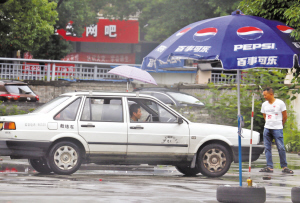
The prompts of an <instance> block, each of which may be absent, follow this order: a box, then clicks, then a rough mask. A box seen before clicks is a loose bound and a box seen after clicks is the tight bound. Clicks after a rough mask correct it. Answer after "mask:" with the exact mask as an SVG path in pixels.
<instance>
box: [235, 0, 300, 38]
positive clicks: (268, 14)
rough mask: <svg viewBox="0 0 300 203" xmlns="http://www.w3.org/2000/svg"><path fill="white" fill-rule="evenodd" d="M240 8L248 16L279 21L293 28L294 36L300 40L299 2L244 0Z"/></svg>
mask: <svg viewBox="0 0 300 203" xmlns="http://www.w3.org/2000/svg"><path fill="white" fill-rule="evenodd" d="M239 8H240V9H241V10H242V11H243V12H244V13H245V14H247V15H254V16H260V17H263V18H266V19H269V20H278V21H281V22H283V23H286V24H287V25H289V26H291V27H293V28H294V29H295V30H294V31H293V32H292V36H294V37H295V39H297V40H299V39H300V16H299V12H300V1H298V0H288V1H287V0H255V1H252V0H243V1H242V2H241V3H240V5H239Z"/></svg>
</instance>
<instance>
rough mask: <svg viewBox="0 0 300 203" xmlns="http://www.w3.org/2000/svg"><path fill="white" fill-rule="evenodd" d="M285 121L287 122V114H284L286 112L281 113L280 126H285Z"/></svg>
mask: <svg viewBox="0 0 300 203" xmlns="http://www.w3.org/2000/svg"><path fill="white" fill-rule="evenodd" d="M286 120H287V113H286V111H283V112H282V125H284V124H285V122H286Z"/></svg>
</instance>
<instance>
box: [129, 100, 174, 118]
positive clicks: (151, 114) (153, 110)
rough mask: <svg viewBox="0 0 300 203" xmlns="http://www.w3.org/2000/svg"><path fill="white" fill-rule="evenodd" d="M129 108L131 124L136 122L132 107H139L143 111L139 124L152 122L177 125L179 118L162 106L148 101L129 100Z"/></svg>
mask: <svg viewBox="0 0 300 203" xmlns="http://www.w3.org/2000/svg"><path fill="white" fill-rule="evenodd" d="M128 105H129V106H128V108H129V112H130V122H135V121H134V119H132V115H133V112H131V111H132V110H131V109H132V108H131V105H137V106H138V107H139V108H140V110H141V116H140V118H139V119H138V122H152V123H175V122H177V117H176V116H174V115H173V114H171V113H170V112H169V111H167V110H166V109H165V108H163V107H162V106H160V105H159V104H158V103H156V102H155V101H152V100H148V99H135V98H132V99H128Z"/></svg>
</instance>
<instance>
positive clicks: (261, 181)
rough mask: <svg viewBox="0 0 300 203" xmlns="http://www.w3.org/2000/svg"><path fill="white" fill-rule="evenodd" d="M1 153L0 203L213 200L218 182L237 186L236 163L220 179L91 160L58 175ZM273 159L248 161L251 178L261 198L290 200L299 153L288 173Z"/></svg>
mask: <svg viewBox="0 0 300 203" xmlns="http://www.w3.org/2000/svg"><path fill="white" fill-rule="evenodd" d="M273 153H274V152H273ZM2 158H3V161H0V169H1V172H0V202H9V203H13V202H43V203H47V202H74V203H75V202H87V201H90V202H217V200H216V191H217V187H218V186H220V185H231V186H235V187H237V186H239V174H238V164H232V166H231V168H230V170H229V171H228V173H227V174H225V175H224V176H223V177H220V178H207V177H204V176H202V175H201V174H200V175H198V176H196V177H185V176H183V175H181V174H180V173H179V172H177V170H176V169H175V167H172V166H155V167H153V166H148V165H142V166H98V165H94V164H87V165H83V166H82V167H81V168H80V170H79V171H77V172H76V173H75V174H73V175H70V176H62V175H54V174H51V175H40V174H38V173H36V172H34V171H33V169H32V168H31V167H30V166H29V164H28V162H27V161H26V160H10V159H9V158H8V157H2ZM273 158H274V163H276V164H275V171H274V173H260V172H258V171H259V170H260V168H262V167H264V166H265V156H264V155H262V156H261V157H260V159H259V160H257V161H255V162H254V163H252V173H251V177H252V180H253V183H254V184H256V185H259V186H263V187H265V188H266V192H267V201H266V202H270V203H271V202H272V203H274V202H291V189H292V187H296V186H300V161H299V160H300V156H298V155H297V154H287V160H288V164H289V168H291V169H293V170H294V174H293V175H287V174H282V172H281V169H280V166H279V157H278V154H277V153H275V154H274V155H273ZM248 177H249V173H248V163H243V185H247V183H246V180H247V178H248Z"/></svg>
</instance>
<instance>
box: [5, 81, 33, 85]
mask: <svg viewBox="0 0 300 203" xmlns="http://www.w3.org/2000/svg"><path fill="white" fill-rule="evenodd" d="M0 84H1V85H28V84H27V83H25V82H22V81H18V80H17V81H16V80H0Z"/></svg>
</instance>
